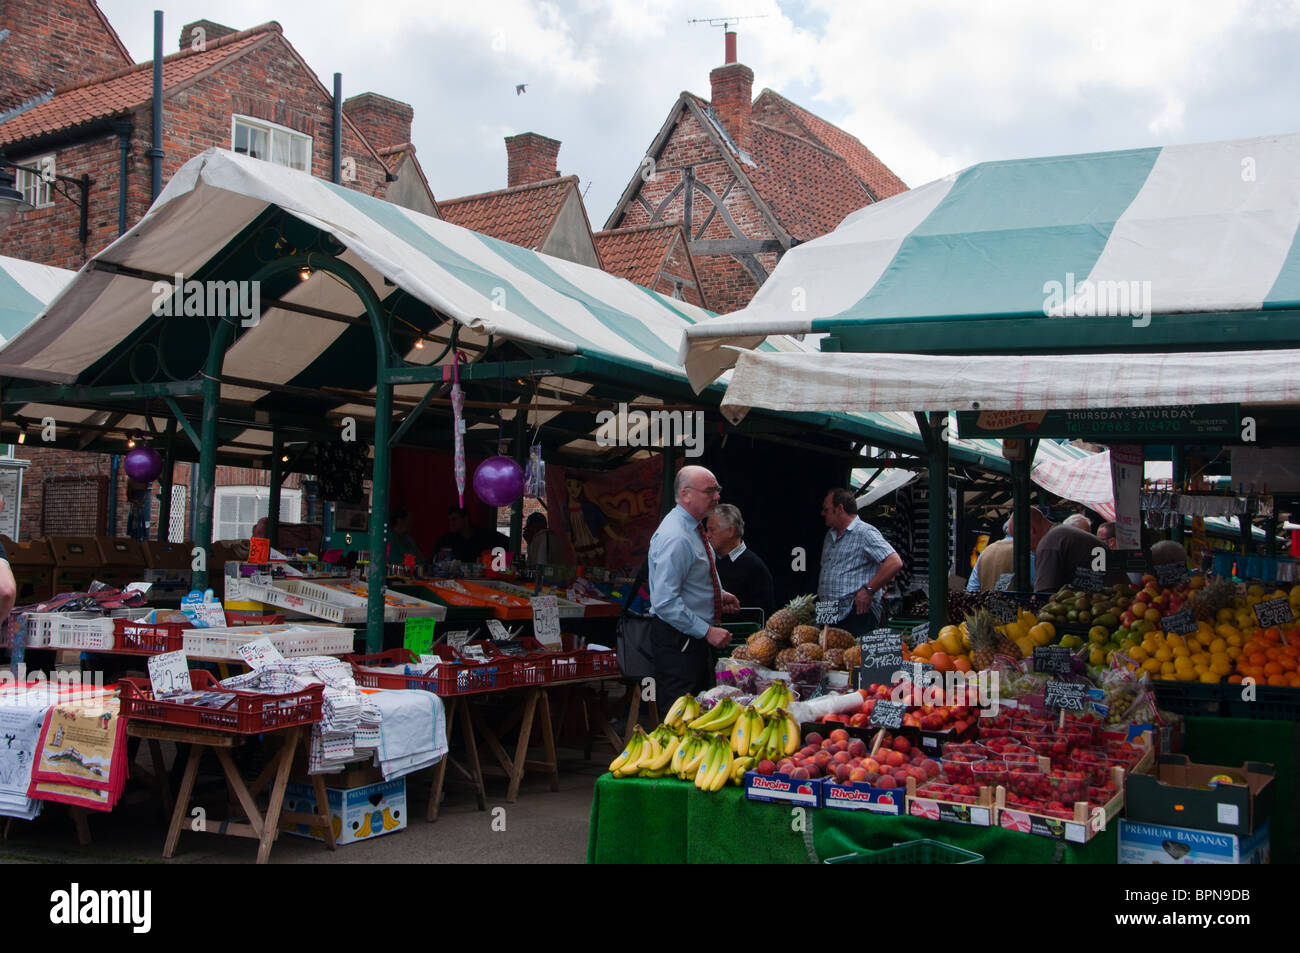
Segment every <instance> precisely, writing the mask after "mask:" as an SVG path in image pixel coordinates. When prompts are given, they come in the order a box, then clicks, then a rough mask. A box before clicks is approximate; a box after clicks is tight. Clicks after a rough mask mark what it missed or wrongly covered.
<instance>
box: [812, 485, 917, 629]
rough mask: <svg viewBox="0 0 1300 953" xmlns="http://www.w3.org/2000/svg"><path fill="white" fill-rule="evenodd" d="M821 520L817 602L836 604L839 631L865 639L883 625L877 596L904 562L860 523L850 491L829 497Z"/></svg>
mask: <svg viewBox="0 0 1300 953" xmlns="http://www.w3.org/2000/svg"><path fill="white" fill-rule="evenodd" d="M822 517H823V518H824V519H825V520H826V526H827V527H828V528H827V530H826V541H825V542H824V543H823V544H822V569H821V577H820V578H819V579H818V581H817V598H818V600H819V601H821V602H836V603H838V605H839V621H838V622H837V623H836V624H837V625H838V626H840V627H841V628H843V629H847V630H848V631H849V632H851V633H853V634H854V635H865V634H866V633H868V632H870V631H871V630H872V629H873V628H875V627H876V625H877V624H878V623H879V621H880V618H881V615H880V599H878V598H877V596H878V595H879V594H880V591H881V589H883V588H884V587H885V586H887V585H889V582H890V580H892V579H893V578H894V576H895V575H897V574H898V571H899V570H900V569H902V568H903V560H902V559H901V558H900V557H899V555H898V553H896V552H894V547H892V546H890V545H889V543H887V542H886V541H885V537H884V536H882V535H881V533H880V530H878V529H876V528H875V527H874V526H872V525H871V524H870V523H864V522H862V520H860V519H858V503H857V500H856V499H855V498H854V496H853V494H852V493H851V492H850V491H848V490H831V491H830V492H828V493H827V494H826V498H825V500H823V501H822Z"/></svg>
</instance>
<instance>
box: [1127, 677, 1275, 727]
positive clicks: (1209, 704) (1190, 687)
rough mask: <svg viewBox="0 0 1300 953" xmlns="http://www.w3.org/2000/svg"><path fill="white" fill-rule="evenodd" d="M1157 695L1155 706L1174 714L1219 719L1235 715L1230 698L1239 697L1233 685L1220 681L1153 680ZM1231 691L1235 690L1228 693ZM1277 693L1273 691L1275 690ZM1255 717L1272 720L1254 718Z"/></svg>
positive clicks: (1259, 716)
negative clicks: (1210, 683) (1210, 716)
mask: <svg viewBox="0 0 1300 953" xmlns="http://www.w3.org/2000/svg"><path fill="white" fill-rule="evenodd" d="M1151 684H1152V686H1153V687H1154V688H1155V693H1156V703H1157V704H1158V705H1159V706H1160V707H1161V708H1162V709H1163V710H1164V711H1168V712H1173V713H1174V714H1176V715H1214V716H1216V717H1219V718H1223V717H1226V716H1228V715H1230V714H1234V712H1233V711H1232V701H1231V700H1232V698H1234V697H1238V691H1239V690H1237V686H1236V685H1230V684H1225V683H1222V682H1220V683H1219V684H1216V685H1207V684H1205V683H1204V682H1171V681H1167V680H1165V679H1155V680H1154V681H1153V682H1152V683H1151ZM1230 689H1231V690H1234V691H1230ZM1275 690H1276V689H1275ZM1254 717H1257V718H1263V717H1273V716H1266V715H1256V716H1254Z"/></svg>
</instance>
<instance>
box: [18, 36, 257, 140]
mask: <svg viewBox="0 0 1300 953" xmlns="http://www.w3.org/2000/svg"><path fill="white" fill-rule="evenodd" d="M279 32H280V26H279V24H277V23H268V24H263V25H262V26H259V27H254V28H253V29H251V30H244V31H242V32H240V33H232V34H230V35H229V36H223V37H221V38H219V39H217V40H214V41H213V42H211V43H209V44H208V48H207V49H206V50H203V51H201V52H195V51H193V50H191V49H185V50H182V51H180V52H179V53H173V54H172V55H171V56H167V57H164V58H163V90H164V92H166V91H167V90H170V89H172V88H174V87H176V86H179V85H181V84H182V83H185V82H187V81H189V80H192V79H194V78H195V77H197V76H198V75H199V74H200V73H203V72H205V71H206V70H209V69H212V68H214V67H216V66H219V65H220V64H222V63H224V62H226V61H227V60H230V59H233V58H235V57H237V56H240V55H242V54H243V53H244V52H245V51H247V50H248V49H249V48H250V47H252V46H253V45H254V44H256V43H258V42H259V41H261V40H263V39H265V38H266V37H267V36H270V35H273V34H276V33H279ZM152 96H153V63H152V62H149V63H140V64H137V65H135V66H130V67H127V68H125V69H121V70H118V71H116V72H113V73H109V74H107V75H105V76H101V77H98V78H96V79H94V80H89V81H87V82H84V83H79V84H77V85H74V86H67V87H64V88H62V89H58V90H55V93H54V96H53V98H52V99H50V100H49V101H48V102H44V103H42V104H41V105H39V106H36V107H34V108H32V109H29V110H27V111H26V112H24V113H20V114H19V115H17V116H15V117H14V118H13V119H10V120H9V121H8V122H6V123H5V124H4V125H0V144H5V143H12V142H21V141H23V140H25V139H32V138H35V137H37V136H42V135H46V134H48V133H52V132H59V131H61V130H64V129H71V128H73V127H76V126H81V125H84V124H86V123H89V122H94V121H95V120H97V119H105V118H108V117H110V116H118V115H121V114H123V113H126V112H128V111H130V110H132V109H135V108H137V107H139V106H143V105H145V104H146V103H148V102H149V101H150V99H151V98H152Z"/></svg>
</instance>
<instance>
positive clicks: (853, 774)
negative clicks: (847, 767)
mask: <svg viewBox="0 0 1300 953" xmlns="http://www.w3.org/2000/svg"><path fill="white" fill-rule="evenodd" d="M870 777H871V775H870V774H868V773H867V772H866V771H864V770H863V769H862V768H853V769H852V770H851V771H849V780H850V781H866V780H868V779H869V778H870Z"/></svg>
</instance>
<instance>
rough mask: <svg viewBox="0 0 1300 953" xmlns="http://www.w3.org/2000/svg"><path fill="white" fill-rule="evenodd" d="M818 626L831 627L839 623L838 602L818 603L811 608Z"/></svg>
mask: <svg viewBox="0 0 1300 953" xmlns="http://www.w3.org/2000/svg"><path fill="white" fill-rule="evenodd" d="M813 612H814V613H816V620H817V624H818V625H831V624H832V623H835V622H839V621H840V604H839V603H838V602H834V601H832V602H818V603H816V604H815V605H814V606H813Z"/></svg>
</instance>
